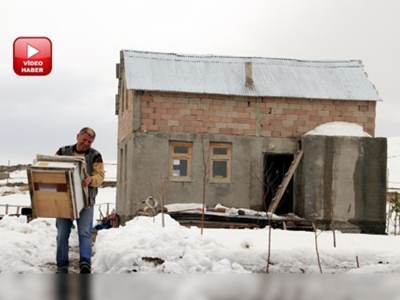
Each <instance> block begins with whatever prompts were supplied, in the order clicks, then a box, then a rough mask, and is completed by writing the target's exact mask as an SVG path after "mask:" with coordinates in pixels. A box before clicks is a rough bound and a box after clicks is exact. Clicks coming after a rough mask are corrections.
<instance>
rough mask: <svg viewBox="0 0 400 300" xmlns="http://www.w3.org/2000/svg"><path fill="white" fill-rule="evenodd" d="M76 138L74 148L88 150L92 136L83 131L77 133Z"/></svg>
mask: <svg viewBox="0 0 400 300" xmlns="http://www.w3.org/2000/svg"><path fill="white" fill-rule="evenodd" d="M76 140H77V143H76V150H78V151H79V152H85V151H87V150H89V149H90V147H91V146H92V143H93V141H94V138H93V137H92V136H90V135H89V134H87V133H83V134H78V135H77V137H76Z"/></svg>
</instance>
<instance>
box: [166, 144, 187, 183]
mask: <svg viewBox="0 0 400 300" xmlns="http://www.w3.org/2000/svg"><path fill="white" fill-rule="evenodd" d="M174 147H187V148H188V153H175V152H174ZM192 153H193V143H192V142H182V141H170V142H169V168H168V169H169V170H168V175H169V180H171V181H191V180H192ZM174 160H187V170H186V171H187V173H186V176H174V173H173V172H174Z"/></svg>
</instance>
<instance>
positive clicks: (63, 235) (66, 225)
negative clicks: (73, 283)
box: [56, 206, 94, 269]
mask: <svg viewBox="0 0 400 300" xmlns="http://www.w3.org/2000/svg"><path fill="white" fill-rule="evenodd" d="M93 211H94V209H93V206H91V207H89V208H88V209H82V210H81V212H80V214H79V218H78V219H77V220H76V221H77V225H78V237H79V254H80V260H79V264H80V265H82V264H88V265H90V263H91V257H92V228H93ZM56 227H57V230H58V231H57V268H58V269H68V252H69V243H68V241H69V235H70V233H71V227H72V220H71V219H61V218H57V219H56Z"/></svg>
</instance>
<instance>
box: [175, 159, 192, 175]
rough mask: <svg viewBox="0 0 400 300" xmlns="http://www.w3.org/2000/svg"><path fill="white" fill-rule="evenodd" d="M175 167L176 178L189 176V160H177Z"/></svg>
mask: <svg viewBox="0 0 400 300" xmlns="http://www.w3.org/2000/svg"><path fill="white" fill-rule="evenodd" d="M173 164H174V165H173V167H172V170H173V171H172V175H173V176H174V177H180V176H183V177H185V176H187V171H188V170H187V169H188V168H187V165H188V161H187V160H179V159H175V160H174V161H173Z"/></svg>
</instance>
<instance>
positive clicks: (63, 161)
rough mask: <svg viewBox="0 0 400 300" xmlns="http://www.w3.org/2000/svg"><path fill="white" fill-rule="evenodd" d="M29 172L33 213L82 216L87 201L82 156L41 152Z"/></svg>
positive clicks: (58, 216) (53, 216) (69, 216)
mask: <svg viewBox="0 0 400 300" xmlns="http://www.w3.org/2000/svg"><path fill="white" fill-rule="evenodd" d="M27 173H28V183H29V190H30V195H31V204H32V209H33V216H34V217H37V218H38V217H43V218H67V219H72V220H75V219H77V218H78V217H79V212H80V211H81V210H82V209H83V208H84V207H85V206H86V205H87V189H86V188H83V187H82V179H83V178H84V174H85V161H84V159H83V158H81V157H70V156H44V155H38V156H37V158H36V160H35V161H34V163H33V164H32V166H31V167H30V168H29V169H28V170H27Z"/></svg>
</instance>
